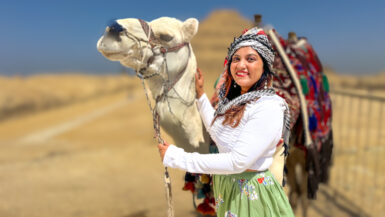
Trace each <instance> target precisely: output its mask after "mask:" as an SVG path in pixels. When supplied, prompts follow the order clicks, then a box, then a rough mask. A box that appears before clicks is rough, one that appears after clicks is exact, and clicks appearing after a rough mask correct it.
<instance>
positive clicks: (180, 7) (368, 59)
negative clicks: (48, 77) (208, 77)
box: [0, 0, 385, 75]
mask: <svg viewBox="0 0 385 217" xmlns="http://www.w3.org/2000/svg"><path fill="white" fill-rule="evenodd" d="M216 9H233V10H236V11H238V12H239V13H240V14H241V15H242V16H243V17H245V18H247V19H250V20H252V19H253V15H254V14H257V13H258V14H262V16H263V21H264V23H265V24H271V25H272V26H274V28H275V29H276V30H277V31H278V32H279V33H280V34H281V35H283V36H286V35H287V33H288V32H289V31H295V32H296V33H297V35H298V36H306V37H307V38H308V40H309V41H310V43H311V44H312V45H313V47H314V49H315V50H316V52H317V53H318V55H319V57H320V59H321V61H322V63H323V64H324V65H326V66H328V67H331V68H332V69H334V70H335V71H336V72H338V73H343V74H375V73H378V72H380V71H385V54H384V52H385V39H384V38H385V1H383V0H373V1H370V0H367V1H362V0H360V1H358V0H334V1H331V0H330V1H329V0H323V1H318V0H313V1H309V0H281V1H279V0H276V1H273V0H271V1H266V0H232V1H228V0H220V1H219V0H193V1H182V0H179V1H177V0H146V1H143V0H124V1H113V0H110V1H100V0H92V1H91V0H77V1H74V0H66V1H64V0H63V1H55V0H50V1H40V0H33V1H30V0H2V1H1V4H0V28H1V30H0V75H27V74H34V73H62V72H84V73H103V74H105V73H118V72H120V71H122V66H121V65H120V64H119V63H117V62H111V61H109V60H107V59H105V58H104V57H103V56H102V55H101V54H100V53H99V52H98V51H97V50H96V42H97V40H98V39H99V37H100V36H101V35H102V34H103V31H104V29H105V27H106V25H107V24H108V23H110V22H111V21H112V20H114V19H119V18H141V19H144V20H146V21H151V20H153V19H156V18H158V17H162V16H168V17H175V18H177V19H180V20H185V19H187V18H190V17H195V18H197V19H198V20H200V21H202V20H204V19H205V18H206V17H207V16H208V15H209V14H210V13H211V12H212V11H213V10H216ZM240 29H243V27H240ZM224 55H225V54H224ZM198 65H199V63H198Z"/></svg>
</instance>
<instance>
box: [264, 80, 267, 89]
mask: <svg viewBox="0 0 385 217" xmlns="http://www.w3.org/2000/svg"><path fill="white" fill-rule="evenodd" d="M264 88H265V89H267V81H265V87H264Z"/></svg>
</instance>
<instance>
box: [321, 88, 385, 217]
mask: <svg viewBox="0 0 385 217" xmlns="http://www.w3.org/2000/svg"><path fill="white" fill-rule="evenodd" d="M331 97H332V103H333V132H334V155H333V165H332V169H331V174H330V181H329V185H328V186H329V187H328V188H330V189H331V190H332V192H334V193H333V200H334V202H335V203H338V204H345V206H344V207H345V209H347V210H346V212H347V213H348V214H349V216H385V214H384V211H383V210H384V209H385V202H384V199H383V198H384V197H385V143H384V140H385V139H384V136H385V135H384V131H385V128H384V126H383V124H385V96H383V95H382V96H381V95H378V96H374V95H369V94H362V93H353V92H348V91H343V90H333V91H332V92H331Z"/></svg>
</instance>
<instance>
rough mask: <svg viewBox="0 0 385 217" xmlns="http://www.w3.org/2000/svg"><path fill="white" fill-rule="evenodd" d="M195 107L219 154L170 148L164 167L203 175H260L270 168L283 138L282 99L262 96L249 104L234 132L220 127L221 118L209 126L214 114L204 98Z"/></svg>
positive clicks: (226, 126) (172, 146) (223, 126)
mask: <svg viewBox="0 0 385 217" xmlns="http://www.w3.org/2000/svg"><path fill="white" fill-rule="evenodd" d="M197 105H198V110H199V113H200V115H201V117H202V120H203V123H204V125H205V127H206V129H207V131H208V132H209V134H210V136H211V138H212V139H213V140H214V142H215V143H216V145H217V147H218V151H219V153H218V154H199V153H187V152H185V151H184V150H183V149H182V148H178V147H176V146H174V145H170V146H169V147H168V149H167V151H166V153H165V156H164V159H163V164H164V165H165V166H168V167H172V168H179V169H182V170H185V171H188V172H191V173H206V174H235V173H241V172H243V171H245V170H247V169H252V170H258V171H263V170H266V169H268V168H269V167H270V165H271V164H272V161H273V154H274V152H275V149H276V145H277V143H278V142H279V140H280V138H281V137H282V127H283V115H284V110H285V106H284V99H282V98H281V97H279V96H277V95H274V96H262V97H261V98H259V99H258V100H257V101H254V102H251V103H248V104H247V105H246V109H245V112H244V114H243V117H242V119H241V121H240V124H239V125H238V126H237V127H236V128H232V127H231V126H229V125H223V124H222V121H223V119H224V117H223V116H222V117H218V118H217V119H216V120H215V122H214V124H213V125H211V122H212V121H213V119H214V112H215V110H214V108H213V107H212V106H211V103H210V101H209V99H208V98H207V96H206V94H203V95H202V96H201V97H200V98H199V99H198V100H197Z"/></svg>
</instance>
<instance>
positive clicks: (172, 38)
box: [97, 17, 209, 153]
mask: <svg viewBox="0 0 385 217" xmlns="http://www.w3.org/2000/svg"><path fill="white" fill-rule="evenodd" d="M198 24H199V22H198V20H197V19H195V18H190V19H187V20H185V21H184V22H182V21H179V20H177V19H175V18H170V17H161V18H158V19H155V20H153V21H151V22H148V23H147V22H146V21H143V20H141V19H136V18H127V19H118V20H116V21H115V22H114V23H112V24H111V25H109V26H108V27H107V28H106V31H105V33H104V35H103V36H102V37H101V38H100V39H99V41H98V42H97V49H98V51H99V52H101V53H102V54H103V55H104V56H105V57H106V58H107V59H109V60H112V61H119V62H120V63H121V64H122V65H123V66H126V67H130V68H133V69H135V70H136V72H137V75H138V76H139V77H141V78H142V79H144V80H145V82H146V85H147V86H148V88H149V91H150V93H151V96H152V99H153V100H154V101H155V103H156V107H155V110H156V112H157V113H158V114H159V118H160V120H159V122H160V126H161V127H162V128H163V129H164V130H165V132H166V133H167V134H169V135H170V136H171V137H172V138H173V140H174V142H175V143H176V144H177V145H178V146H180V147H182V148H184V149H185V150H186V151H189V152H199V153H208V150H209V148H208V144H209V137H208V135H207V133H206V132H205V130H204V127H203V124H202V121H201V119H200V115H199V112H198V110H197V107H196V106H195V84H194V79H195V77H194V74H195V72H196V68H197V63H196V58H195V55H194V52H193V49H192V47H191V45H190V43H189V42H190V40H191V39H192V37H193V36H194V35H195V34H196V33H197V31H198Z"/></svg>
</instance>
